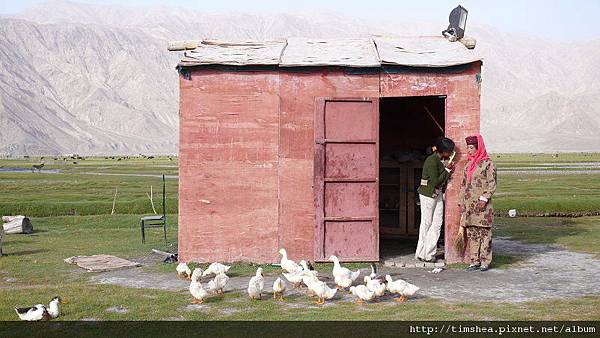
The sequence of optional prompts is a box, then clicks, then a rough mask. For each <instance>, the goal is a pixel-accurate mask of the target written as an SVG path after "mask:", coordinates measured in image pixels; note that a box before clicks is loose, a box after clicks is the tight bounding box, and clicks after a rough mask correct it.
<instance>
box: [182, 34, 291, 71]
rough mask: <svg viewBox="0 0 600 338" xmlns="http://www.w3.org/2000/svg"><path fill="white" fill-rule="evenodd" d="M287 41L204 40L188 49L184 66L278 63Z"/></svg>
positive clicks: (184, 58)
mask: <svg viewBox="0 0 600 338" xmlns="http://www.w3.org/2000/svg"><path fill="white" fill-rule="evenodd" d="M284 47H285V41H264V42H257V41H242V42H225V41H212V40H203V41H202V43H200V44H199V45H198V47H197V48H195V49H193V50H190V51H186V52H185V53H184V56H183V58H182V60H181V63H180V64H181V65H182V66H197V65H211V64H215V65H233V66H249V65H278V64H279V61H280V57H281V52H282V50H283V48H284Z"/></svg>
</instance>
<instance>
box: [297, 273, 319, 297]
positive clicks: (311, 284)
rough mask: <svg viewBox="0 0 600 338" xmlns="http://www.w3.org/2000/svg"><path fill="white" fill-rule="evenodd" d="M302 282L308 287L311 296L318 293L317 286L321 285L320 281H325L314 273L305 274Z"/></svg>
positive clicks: (307, 293) (307, 291) (308, 293)
mask: <svg viewBox="0 0 600 338" xmlns="http://www.w3.org/2000/svg"><path fill="white" fill-rule="evenodd" d="M302 282H303V283H304V284H305V285H306V287H307V290H306V295H307V296H309V297H315V296H316V295H317V289H316V287H317V286H318V285H319V283H323V282H322V281H320V280H319V278H317V276H315V275H312V274H307V275H305V276H304V277H303V278H302Z"/></svg>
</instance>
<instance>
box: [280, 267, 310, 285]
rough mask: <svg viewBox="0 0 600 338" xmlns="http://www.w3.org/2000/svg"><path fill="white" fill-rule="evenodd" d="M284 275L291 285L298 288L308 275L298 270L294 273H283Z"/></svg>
mask: <svg viewBox="0 0 600 338" xmlns="http://www.w3.org/2000/svg"><path fill="white" fill-rule="evenodd" d="M282 275H283V276H284V277H285V279H287V280H288V281H289V282H290V283H294V287H295V288H297V287H299V286H300V283H302V280H303V278H304V276H305V275H306V274H305V273H304V271H303V270H298V271H295V272H292V273H285V272H284V273H282Z"/></svg>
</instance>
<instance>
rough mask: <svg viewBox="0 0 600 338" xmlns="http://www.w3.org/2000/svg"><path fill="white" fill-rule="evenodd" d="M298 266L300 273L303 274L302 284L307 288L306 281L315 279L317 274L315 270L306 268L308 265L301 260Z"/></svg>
mask: <svg viewBox="0 0 600 338" xmlns="http://www.w3.org/2000/svg"><path fill="white" fill-rule="evenodd" d="M300 265H301V266H302V272H303V274H302V283H304V285H306V286H308V282H307V281H309V280H312V279H315V278H317V276H318V275H319V273H318V272H317V270H311V269H310V268H309V267H308V265H307V264H306V261H305V260H301V261H300Z"/></svg>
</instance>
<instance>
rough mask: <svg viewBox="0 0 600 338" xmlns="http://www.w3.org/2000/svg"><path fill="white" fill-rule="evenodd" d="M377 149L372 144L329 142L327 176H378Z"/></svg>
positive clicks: (326, 165) (326, 150)
mask: <svg viewBox="0 0 600 338" xmlns="http://www.w3.org/2000/svg"><path fill="white" fill-rule="evenodd" d="M376 157H377V149H374V147H373V145H372V144H364V143H363V144H361V143H355V144H352V143H350V144H348V143H327V144H326V145H325V177H327V178H362V177H376V176H377V170H378V168H377V167H376V165H377V158H376Z"/></svg>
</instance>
